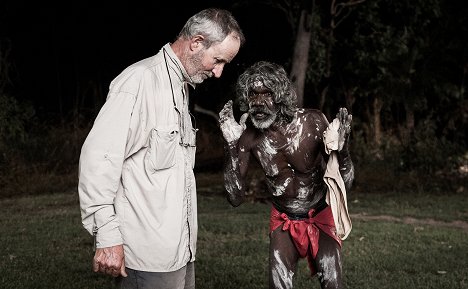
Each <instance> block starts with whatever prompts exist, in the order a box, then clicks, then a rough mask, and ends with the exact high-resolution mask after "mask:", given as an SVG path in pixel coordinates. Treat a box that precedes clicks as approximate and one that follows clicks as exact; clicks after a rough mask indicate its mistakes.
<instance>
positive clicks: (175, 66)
mask: <svg viewBox="0 0 468 289" xmlns="http://www.w3.org/2000/svg"><path fill="white" fill-rule="evenodd" d="M163 50H165V51H166V52H167V54H166V55H167V56H169V57H168V59H167V60H168V61H167V64H168V65H169V67H170V68H171V69H172V70H173V71H174V72H175V73H176V75H177V76H178V77H179V79H180V80H181V81H183V82H184V83H187V84H189V85H190V86H192V88H195V83H193V82H192V79H191V77H190V76H189V75H188V73H187V70H185V67H184V66H183V65H182V62H180V60H179V58H178V57H177V55H176V54H175V53H174V50H172V47H171V44H170V43H166V45H164V46H163Z"/></svg>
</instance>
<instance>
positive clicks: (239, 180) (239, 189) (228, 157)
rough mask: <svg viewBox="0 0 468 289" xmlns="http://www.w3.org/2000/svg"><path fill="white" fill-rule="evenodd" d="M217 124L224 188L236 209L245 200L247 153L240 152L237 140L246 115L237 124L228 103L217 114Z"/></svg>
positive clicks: (230, 105)
mask: <svg viewBox="0 0 468 289" xmlns="http://www.w3.org/2000/svg"><path fill="white" fill-rule="evenodd" d="M219 117H220V118H219V124H220V128H221V131H222V133H223V137H224V140H225V144H224V157H225V159H224V187H225V189H226V191H227V193H228V195H227V197H228V201H229V203H230V204H231V205H232V206H234V207H237V206H239V205H240V204H241V203H243V202H244V200H245V185H244V176H245V172H246V166H247V163H248V153H247V154H246V153H245V152H244V153H242V152H240V151H239V150H240V147H239V139H240V137H241V135H242V133H243V132H244V130H245V128H246V125H245V122H246V120H247V117H248V114H247V113H245V114H243V115H242V117H241V119H240V121H239V123H237V122H236V120H235V119H234V113H233V110H232V100H230V101H228V102H227V103H226V104H225V106H224V108H223V109H222V110H221V112H220V113H219ZM240 154H241V155H243V159H244V160H243V161H242V163H243V165H244V166H243V169H241V158H239V155H240Z"/></svg>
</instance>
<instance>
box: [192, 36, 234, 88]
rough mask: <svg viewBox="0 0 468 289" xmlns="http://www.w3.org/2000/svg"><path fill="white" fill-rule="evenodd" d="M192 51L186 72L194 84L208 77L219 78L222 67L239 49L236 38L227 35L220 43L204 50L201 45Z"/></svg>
mask: <svg viewBox="0 0 468 289" xmlns="http://www.w3.org/2000/svg"><path fill="white" fill-rule="evenodd" d="M199 45H200V47H199V48H198V49H195V50H194V54H193V55H192V57H189V58H188V59H187V64H186V70H187V73H188V74H189V75H190V77H191V78H192V81H193V82H194V83H202V82H203V81H204V80H205V79H207V78H210V77H213V76H214V77H216V78H219V77H221V74H222V73H223V69H224V65H226V63H229V62H231V61H232V59H233V58H234V57H235V56H236V55H237V53H238V52H239V48H240V41H239V39H238V38H235V37H233V36H232V35H228V36H227V37H226V38H225V39H224V40H223V41H222V42H220V43H216V44H213V45H212V46H211V47H210V48H208V49H205V48H204V47H203V44H201V43H200V44H199Z"/></svg>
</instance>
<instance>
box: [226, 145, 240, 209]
mask: <svg viewBox="0 0 468 289" xmlns="http://www.w3.org/2000/svg"><path fill="white" fill-rule="evenodd" d="M224 156H225V159H224V187H225V189H226V191H227V198H228V201H229V203H230V204H231V205H232V206H234V207H237V206H239V205H240V204H242V203H243V202H244V200H245V186H244V182H243V180H242V176H241V173H240V165H239V158H238V153H237V146H236V144H233V143H231V144H228V143H227V142H225V145H224Z"/></svg>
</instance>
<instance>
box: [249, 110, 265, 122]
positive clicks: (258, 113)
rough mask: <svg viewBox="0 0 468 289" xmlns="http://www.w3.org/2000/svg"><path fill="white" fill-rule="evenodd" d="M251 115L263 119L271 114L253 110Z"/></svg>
mask: <svg viewBox="0 0 468 289" xmlns="http://www.w3.org/2000/svg"><path fill="white" fill-rule="evenodd" d="M250 115H251V116H252V117H253V118H255V119H258V120H262V119H265V118H267V117H268V116H269V115H270V114H269V113H267V112H264V111H251V112H250Z"/></svg>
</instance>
